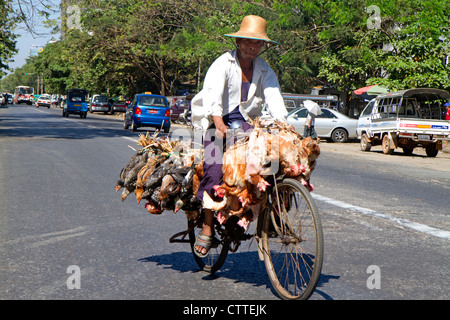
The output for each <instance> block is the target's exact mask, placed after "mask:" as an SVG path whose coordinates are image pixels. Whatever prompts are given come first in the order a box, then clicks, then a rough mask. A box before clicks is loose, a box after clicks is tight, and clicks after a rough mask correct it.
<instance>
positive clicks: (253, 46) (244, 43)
mask: <svg viewBox="0 0 450 320" xmlns="http://www.w3.org/2000/svg"><path fill="white" fill-rule="evenodd" d="M236 44H237V45H238V46H239V52H240V54H241V56H242V58H244V59H249V60H254V59H255V58H256V57H257V56H258V55H259V54H260V53H261V49H262V47H263V46H264V41H262V40H253V39H244V38H238V39H236Z"/></svg>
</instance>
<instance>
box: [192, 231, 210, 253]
mask: <svg viewBox="0 0 450 320" xmlns="http://www.w3.org/2000/svg"><path fill="white" fill-rule="evenodd" d="M213 239H214V237H213V236H207V235H206V234H203V233H199V234H198V235H197V238H196V239H195V244H194V253H195V254H196V255H197V256H198V257H200V258H206V257H207V256H208V254H209V249H210V248H211V244H212V241H213ZM197 246H200V247H202V248H205V249H206V250H207V251H206V253H205V254H203V253H201V252H198V251H197V250H196V249H195V247H197Z"/></svg>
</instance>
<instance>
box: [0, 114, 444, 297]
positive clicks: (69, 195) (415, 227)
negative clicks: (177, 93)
mask: <svg viewBox="0 0 450 320" xmlns="http://www.w3.org/2000/svg"><path fill="white" fill-rule="evenodd" d="M115 119H117V118H114V117H104V116H102V115H98V116H94V115H90V114H89V115H88V118H87V119H80V118H78V117H72V116H71V117H69V118H62V117H61V111H60V110H59V109H50V110H48V109H36V108H33V107H28V106H9V108H0V194H1V195H2V196H1V197H0V299H151V300H153V299H199V300H206V299H210V298H212V299H238V300H240V299H250V300H252V299H257V300H260V299H263V300H265V299H268V300H271V299H277V297H276V296H275V295H274V294H273V292H272V290H271V286H270V282H269V280H268V278H267V276H266V273H265V269H264V264H263V263H262V262H259V261H258V259H257V253H256V247H255V245H254V243H252V244H251V243H250V242H248V243H244V244H243V245H242V246H241V248H240V249H239V251H238V252H237V253H232V254H230V255H229V256H228V258H227V261H226V262H225V265H224V267H223V269H222V270H221V271H220V272H218V273H217V275H216V276H215V277H209V276H207V275H206V274H205V273H203V272H198V271H197V268H196V265H195V262H194V260H193V258H192V256H191V253H190V251H189V248H188V246H187V245H185V244H169V243H168V239H169V237H170V236H171V235H172V234H174V233H176V232H178V231H181V230H182V229H183V228H184V226H185V218H184V217H183V214H182V213H181V214H180V213H178V214H176V215H174V214H173V213H172V212H165V213H164V214H163V215H161V216H152V215H149V214H148V213H147V212H146V210H145V209H144V208H143V205H142V204H140V205H138V204H136V203H135V201H133V199H132V198H130V199H127V200H126V201H125V202H124V203H121V202H120V198H119V194H117V193H115V191H114V190H113V188H114V186H115V182H116V180H117V177H118V174H119V172H120V169H121V168H122V167H123V166H124V165H125V164H126V163H127V161H128V160H129V158H130V157H131V155H132V154H133V153H134V152H133V150H132V149H131V148H130V147H129V146H133V147H136V144H135V143H134V142H133V141H134V140H135V139H136V137H137V134H136V133H133V132H131V131H124V130H123V129H122V123H121V122H120V121H117V120H115ZM350 146H351V145H350V144H346V145H334V144H327V143H325V144H323V145H322V150H323V151H322V154H321V156H320V160H319V163H318V166H317V168H316V171H315V172H314V174H313V184H314V185H315V187H316V190H315V191H314V193H313V194H314V197H315V198H316V201H317V204H318V207H319V210H320V212H321V214H322V219H323V221H322V223H323V226H324V234H325V261H324V267H323V273H322V276H321V279H320V282H319V285H318V287H317V290H316V292H315V293H314V294H313V296H312V297H311V299H314V300H322V299H336V300H339V299H449V298H450V290H449V289H448V288H449V284H450V279H449V274H448V265H449V264H450V246H449V244H450V237H449V233H450V219H449V215H450V210H449V208H450V205H449V204H450V201H449V200H448V195H449V190H450V173H449V171H448V170H447V169H446V168H449V167H450V161H449V160H448V159H447V160H446V158H445V157H443V158H441V157H440V156H438V157H437V158H435V159H424V158H421V157H414V158H415V159H418V161H414V159H412V158H409V159H406V160H402V161H400V163H396V162H398V161H397V160H392V161H391V160H390V159H399V157H401V156H399V155H394V156H384V155H382V154H377V153H376V152H372V153H370V154H362V153H361V152H358V150H357V149H355V151H354V152H351V151H345V150H344V149H345V148H349V147H350ZM341 149H342V150H341ZM376 156H378V157H377V158H376V159H373V158H374V157H376ZM383 157H384V158H383ZM395 157H397V158H395ZM380 158H383V161H382V162H380ZM402 159H405V158H404V157H402ZM385 160H387V161H385ZM422 161H429V162H433V161H434V162H438V161H443V163H444V166H443V167H442V168H440V167H441V166H437V168H435V169H429V168H428V167H432V166H421V165H418V162H422ZM445 164H446V166H445ZM77 270H79V271H80V274H81V276H80V278H79V280H80V281H79V282H77V281H75V280H77V279H75V280H74V278H73V277H72V276H73V275H76V273H77ZM72 280H73V281H72ZM78 284H79V285H80V289H77V285H78ZM378 285H379V289H378Z"/></svg>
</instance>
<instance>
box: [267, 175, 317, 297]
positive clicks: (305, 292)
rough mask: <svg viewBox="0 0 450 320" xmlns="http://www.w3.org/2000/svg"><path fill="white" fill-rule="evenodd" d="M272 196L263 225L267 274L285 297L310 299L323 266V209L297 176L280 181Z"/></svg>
mask: <svg viewBox="0 0 450 320" xmlns="http://www.w3.org/2000/svg"><path fill="white" fill-rule="evenodd" d="M270 196H271V203H272V211H271V212H266V214H265V215H264V223H263V229H262V245H263V254H264V263H265V266H266V270H267V274H268V275H269V278H270V281H271V283H272V285H273V287H274V289H275V291H276V292H277V293H278V295H279V296H280V297H281V298H282V299H289V300H294V299H298V300H304V299H308V298H309V297H310V296H311V294H312V293H313V292H314V289H315V288H316V286H317V283H318V281H319V277H320V272H321V270H322V261H323V232H322V224H321V221H320V216H319V211H318V209H317V206H316V204H315V202H314V199H312V197H311V195H310V194H309V192H308V190H307V189H306V188H305V187H304V186H303V185H302V184H301V183H300V182H299V181H297V180H294V179H290V178H286V179H283V180H282V181H281V182H278V183H277V188H275V187H274V188H273V190H272V193H271V194H270Z"/></svg>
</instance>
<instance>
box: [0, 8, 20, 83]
mask: <svg viewBox="0 0 450 320" xmlns="http://www.w3.org/2000/svg"><path fill="white" fill-rule="evenodd" d="M11 11H12V8H11V1H7V0H0V12H1V14H0V79H1V77H2V76H3V75H5V72H4V71H6V70H9V66H8V62H9V60H10V59H11V58H12V57H13V56H14V54H16V53H17V49H16V41H15V39H16V35H15V34H14V33H13V30H14V28H15V25H16V23H17V19H16V18H14V17H12V15H11Z"/></svg>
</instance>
